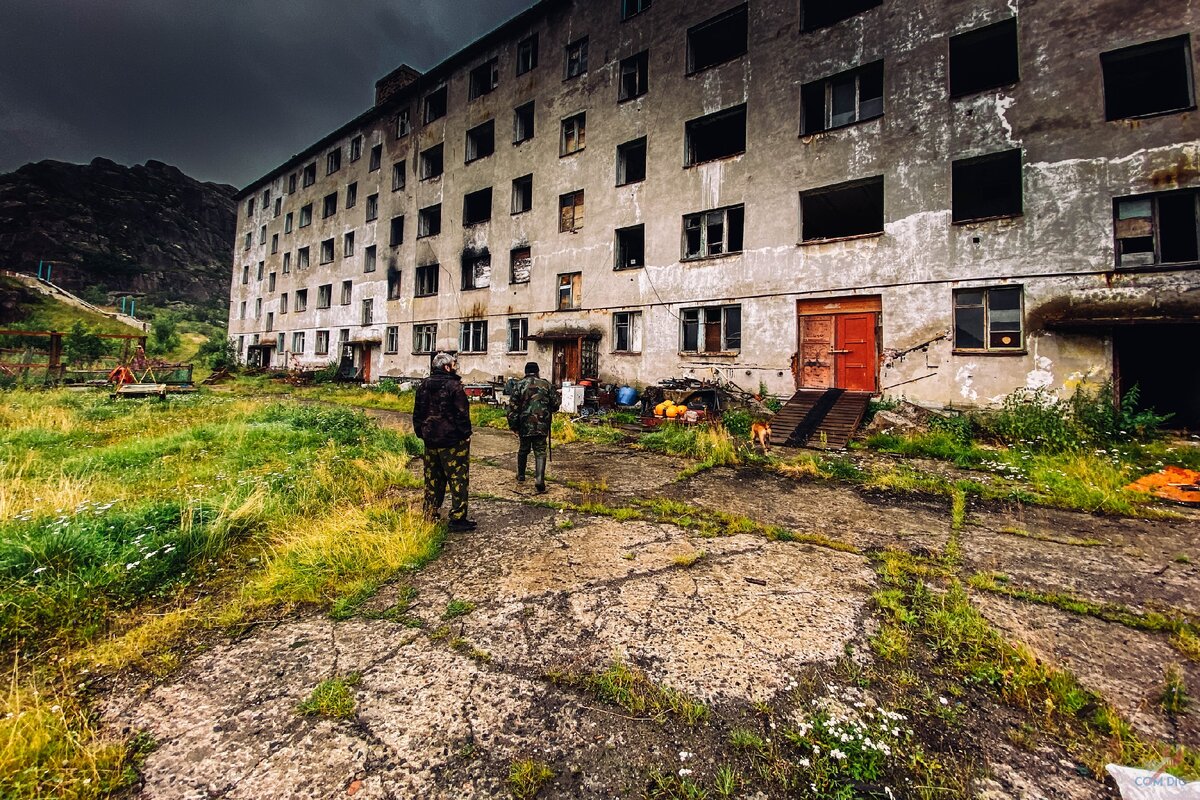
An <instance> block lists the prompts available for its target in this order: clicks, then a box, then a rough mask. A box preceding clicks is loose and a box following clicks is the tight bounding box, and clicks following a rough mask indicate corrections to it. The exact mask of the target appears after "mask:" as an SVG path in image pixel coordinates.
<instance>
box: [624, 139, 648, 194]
mask: <svg viewBox="0 0 1200 800" xmlns="http://www.w3.org/2000/svg"><path fill="white" fill-rule="evenodd" d="M639 149H640V150H641V151H642V176H641V177H640V178H635V179H630V178H629V164H628V156H629V153H631V152H635V151H637V150H639ZM647 149H648V137H646V136H639V137H638V138H636V139H630V140H629V141H628V142H622V143H621V144H619V145H617V186H632V185H633V184H635V183H642V182H643V181H645V180H646V171H647V170H646V155H647Z"/></svg>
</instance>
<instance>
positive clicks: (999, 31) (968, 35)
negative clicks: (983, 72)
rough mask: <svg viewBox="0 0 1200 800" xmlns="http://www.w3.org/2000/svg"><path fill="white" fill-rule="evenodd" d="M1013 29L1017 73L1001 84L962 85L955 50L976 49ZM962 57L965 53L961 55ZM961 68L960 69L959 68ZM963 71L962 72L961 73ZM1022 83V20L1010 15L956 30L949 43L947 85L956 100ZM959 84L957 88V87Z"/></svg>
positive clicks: (1013, 56) (947, 45)
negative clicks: (965, 29)
mask: <svg viewBox="0 0 1200 800" xmlns="http://www.w3.org/2000/svg"><path fill="white" fill-rule="evenodd" d="M1009 28H1011V29H1012V38H1013V42H1012V44H1013V48H1014V49H1013V53H1012V58H1013V66H1014V67H1015V69H1016V74H1015V76H1012V77H1011V78H1009V77H1008V76H1005V79H1004V80H1003V81H1001V82H999V83H986V82H985V83H969V84H967V85H966V86H963V85H962V83H961V82H957V81H956V77H955V71H954V60H955V55H954V54H955V52H956V50H957V51H959V52H961V51H967V52H974V51H977V50H978V49H979V45H980V43H982V42H988V41H989V40H991V39H999V38H1001V37H1002V36H1007V34H1008V29H1009ZM959 58H962V56H959ZM960 69H961V68H960ZM959 74H961V72H960V73H959ZM1020 82H1021V41H1020V23H1019V22H1018V21H1017V16H1015V15H1014V16H1011V17H1008V18H1006V19H1002V20H997V21H996V22H991V23H988V24H986V25H979V26H977V27H975V28H972V29H971V30H969V31H963V32H962V33H956V34H955V35H953V36H951V37H949V39H947V42H946V88H947V91H948V93H949V95H950V99H951V100H957V99H959V98H962V97H970V96H971V95H974V94H979V93H980V92H990V91H993V90H995V89H1002V88H1004V87H1006V86H1014V85H1016V84H1017V83H1020ZM956 85H957V88H956Z"/></svg>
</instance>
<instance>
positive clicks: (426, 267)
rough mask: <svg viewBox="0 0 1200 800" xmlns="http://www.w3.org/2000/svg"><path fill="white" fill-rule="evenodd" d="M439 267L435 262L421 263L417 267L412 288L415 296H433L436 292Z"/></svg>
mask: <svg viewBox="0 0 1200 800" xmlns="http://www.w3.org/2000/svg"><path fill="white" fill-rule="evenodd" d="M440 269H441V267H440V266H439V265H437V264H422V265H421V266H419V267H417V270H416V273H415V278H414V285H413V289H414V292H415V294H416V296H417V297H433V296H434V295H435V294H437V293H438V271H439V270H440Z"/></svg>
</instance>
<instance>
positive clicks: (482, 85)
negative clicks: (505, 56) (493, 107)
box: [467, 58, 500, 100]
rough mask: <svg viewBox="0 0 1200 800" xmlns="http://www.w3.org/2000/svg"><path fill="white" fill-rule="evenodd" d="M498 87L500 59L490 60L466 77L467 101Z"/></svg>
mask: <svg viewBox="0 0 1200 800" xmlns="http://www.w3.org/2000/svg"><path fill="white" fill-rule="evenodd" d="M499 85H500V59H499V58H491V59H489V60H487V61H485V62H483V63H482V64H480V65H479V66H478V67H476V68H475V69H473V70H471V72H470V73H469V74H468V75H467V99H468V100H474V99H475V98H476V97H482V96H483V95H485V94H488V93H490V92H491V91H492V90H494V89H495V88H496V87H497V86H499Z"/></svg>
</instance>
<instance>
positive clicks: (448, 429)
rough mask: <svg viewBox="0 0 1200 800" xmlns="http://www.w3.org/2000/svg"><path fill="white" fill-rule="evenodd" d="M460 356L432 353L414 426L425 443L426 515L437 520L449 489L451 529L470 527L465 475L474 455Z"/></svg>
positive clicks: (418, 398)
mask: <svg viewBox="0 0 1200 800" xmlns="http://www.w3.org/2000/svg"><path fill="white" fill-rule="evenodd" d="M457 370H458V360H457V359H456V358H455V357H454V356H452V355H450V354H449V353H438V354H437V355H436V356H434V357H433V371H432V372H431V373H430V375H429V377H428V378H426V379H425V380H423V381H421V385H420V386H418V387H417V397H416V407H415V408H414V409H413V430H414V431H416V434H417V436H418V437H420V438H421V440H422V441H424V442H425V514H426V515H427V516H428V517H429V518H430V519H434V520H436V519H437V517H438V514H439V513H440V511H441V508H442V501H443V500H444V499H445V497H446V487H447V486H449V488H450V530H452V531H469V530H473V529H474V528H475V520H473V519H467V477H468V470H469V468H470V457H471V412H470V408H469V407H468V405H467V393H466V392H465V391H463V385H462V379H460V378H459V377H458V374H457Z"/></svg>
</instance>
